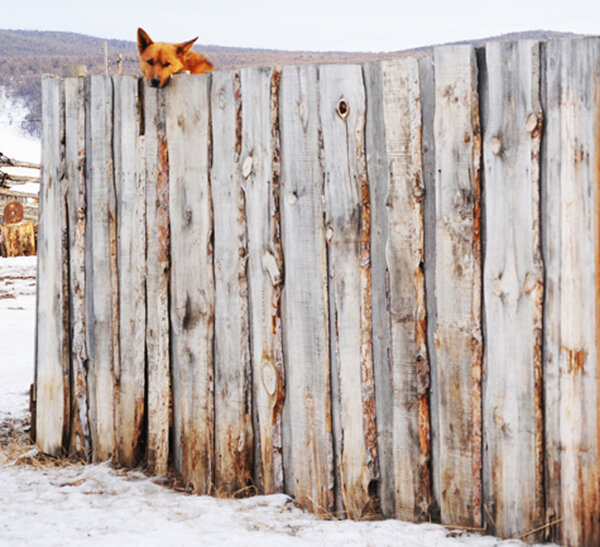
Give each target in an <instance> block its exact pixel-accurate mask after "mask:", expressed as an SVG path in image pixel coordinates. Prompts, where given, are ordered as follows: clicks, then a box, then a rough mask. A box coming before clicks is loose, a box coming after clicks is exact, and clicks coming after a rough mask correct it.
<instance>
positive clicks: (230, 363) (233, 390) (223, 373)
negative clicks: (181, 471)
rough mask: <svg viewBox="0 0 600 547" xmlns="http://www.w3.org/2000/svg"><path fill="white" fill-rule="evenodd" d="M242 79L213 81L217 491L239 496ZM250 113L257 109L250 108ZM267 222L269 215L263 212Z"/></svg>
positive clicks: (242, 453) (247, 442)
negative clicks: (221, 490) (222, 490)
mask: <svg viewBox="0 0 600 547" xmlns="http://www.w3.org/2000/svg"><path fill="white" fill-rule="evenodd" d="M241 108H242V104H241V96H240V80H239V74H237V73H233V72H217V73H215V74H214V75H213V77H212V89H211V115H212V124H211V125H212V130H213V144H212V146H213V154H212V160H213V161H212V170H211V183H210V188H211V192H212V201H213V208H214V209H215V210H217V211H219V214H218V215H215V216H214V265H215V487H216V488H217V489H218V490H219V489H224V490H225V491H226V492H228V493H234V492H236V491H238V490H240V489H242V488H245V487H247V486H248V485H249V484H251V482H252V463H253V461H252V460H253V433H252V389H251V385H252V372H251V364H250V340H249V331H248V329H249V326H248V283H247V279H246V263H247V260H248V249H247V240H246V239H247V238H246V218H245V212H244V195H243V193H242V188H241V186H240V154H241V144H242V143H241V138H242V134H241V131H242V127H241V124H242V119H241ZM252 108H255V106H254V105H253V106H252ZM263 214H264V212H263Z"/></svg>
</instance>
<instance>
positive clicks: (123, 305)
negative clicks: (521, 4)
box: [35, 38, 600, 545]
mask: <svg viewBox="0 0 600 547" xmlns="http://www.w3.org/2000/svg"><path fill="white" fill-rule="evenodd" d="M43 122H44V123H43V128H44V129H43V177H42V179H43V180H42V182H43V184H42V190H41V215H40V233H39V272H38V290H39V296H38V324H37V360H36V384H35V399H36V405H37V406H36V409H37V417H36V420H35V430H36V431H35V434H36V439H37V443H38V444H39V446H40V448H41V449H42V450H43V451H44V452H47V453H50V454H63V453H67V454H74V455H78V456H82V457H84V458H87V459H91V460H92V461H100V460H105V459H108V458H113V460H114V461H115V462H118V463H119V464H123V465H126V466H136V465H140V464H142V465H145V466H146V468H147V469H148V470H149V471H150V472H152V473H156V474H163V473H166V472H167V470H168V469H169V468H171V467H172V468H173V469H174V470H175V471H176V472H177V473H178V475H179V476H180V480H181V481H182V482H183V484H184V485H185V486H186V487H188V488H189V489H190V490H191V491H194V492H200V493H214V492H224V493H230V494H233V493H236V492H239V491H240V490H243V489H245V488H248V487H249V486H250V485H253V486H254V487H255V489H256V491H257V492H261V493H271V492H282V491H283V492H287V493H288V494H290V495H292V496H294V497H295V498H296V500H297V501H298V503H299V504H301V505H302V506H306V507H309V508H311V509H313V510H315V511H320V512H337V513H339V514H340V515H345V516H348V517H350V518H362V517H365V516H370V515H376V514H382V515H384V516H386V517H395V518H400V519H406V520H413V521H427V520H433V521H436V522H442V523H445V524H452V525H458V526H463V527H474V528H482V529H483V528H485V530H487V531H488V532H490V533H493V534H498V535H501V536H520V535H523V534H527V533H529V532H532V531H535V532H533V533H529V534H528V535H527V538H528V539H536V540H542V539H554V540H558V541H561V542H564V543H565V544H568V545H597V544H599V543H600V458H599V441H600V421H599V419H598V418H599V417H598V412H599V405H600V393H599V388H600V378H599V377H598V359H599V354H598V351H597V342H598V339H599V338H600V194H599V192H600V39H596V38H585V39H583V38H581V39H569V40H556V41H550V42H548V43H538V42H533V41H519V42H490V43H489V44H488V45H487V46H486V47H485V48H484V49H481V50H475V49H473V48H472V47H470V46H466V45H460V46H450V47H442V48H438V49H436V50H435V52H434V55H433V56H429V57H423V58H404V59H398V60H396V61H387V62H380V63H373V64H366V65H364V66H342V65H337V66H318V67H317V66H289V67H284V68H282V69H279V68H252V69H243V70H240V71H237V72H217V73H214V74H212V75H201V76H190V75H178V76H177V77H175V78H174V79H173V81H172V82H171V83H170V84H169V86H167V87H166V88H165V89H164V90H156V89H150V88H148V87H146V86H145V85H143V83H142V82H141V81H139V80H138V79H135V78H133V77H127V76H113V77H104V76H91V77H89V78H66V79H63V80H61V79H58V78H51V77H46V78H45V79H44V80H43Z"/></svg>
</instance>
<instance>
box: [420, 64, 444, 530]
mask: <svg viewBox="0 0 600 547" xmlns="http://www.w3.org/2000/svg"><path fill="white" fill-rule="evenodd" d="M419 82H420V88H421V89H420V91H421V100H420V102H421V149H422V157H421V163H422V169H423V187H424V189H425V196H424V200H423V228H424V233H423V253H424V256H425V264H424V272H423V273H424V283H425V296H426V298H425V307H426V316H427V333H426V338H427V348H428V353H427V357H428V360H429V423H430V430H429V434H430V440H429V448H430V456H429V457H430V461H429V469H430V480H431V485H430V488H431V490H430V498H429V501H430V509H429V518H430V519H432V520H433V521H434V522H439V521H440V514H439V506H438V503H437V500H440V499H441V493H440V480H439V479H440V478H441V477H440V476H439V474H437V473H432V470H433V468H434V462H438V461H439V447H440V443H439V429H438V428H437V427H434V426H435V424H438V423H439V412H440V409H439V402H440V401H439V398H438V397H436V396H435V395H436V394H438V393H439V374H438V367H437V353H436V351H435V331H436V326H437V311H436V303H435V298H434V295H435V290H436V289H435V275H436V274H435V272H436V249H435V236H436V224H435V216H436V203H435V179H436V168H435V162H436V159H435V137H434V131H433V126H434V117H435V70H434V64H433V55H430V56H427V57H421V58H420V59H419Z"/></svg>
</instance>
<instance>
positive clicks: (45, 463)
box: [0, 96, 523, 547]
mask: <svg viewBox="0 0 600 547" xmlns="http://www.w3.org/2000/svg"><path fill="white" fill-rule="evenodd" d="M1 103H2V97H1V96H0V104H1ZM5 114H6V112H4V116H3V111H2V109H1V108H0V118H6V116H5ZM15 126H18V124H15V121H14V120H13V125H12V126H11V125H10V124H8V123H7V122H5V123H0V151H2V152H4V153H5V154H7V155H9V156H12V157H15V158H18V159H30V160H31V159H32V158H33V157H34V156H35V154H37V157H38V158H39V142H37V152H35V151H34V152H33V153H32V155H31V156H28V154H29V153H30V152H31V151H28V150H27V149H28V147H30V143H29V142H26V141H28V139H27V138H25V137H24V139H25V140H19V139H20V137H19V135H18V131H15ZM10 135H12V137H10ZM7 136H9V138H7ZM13 137H14V139H13ZM17 137H19V138H17ZM29 140H31V139H29ZM9 145H10V146H9ZM21 145H23V148H19V146H21ZM34 161H35V159H34ZM35 273H36V258H35V257H27V258H25V257H24V258H0V484H1V485H2V486H1V487H0V546H4V545H33V546H35V545H40V546H41V545H43V546H52V545H61V546H62V545H137V544H140V543H143V544H145V545H149V546H152V545H157V546H158V545H161V546H162V545H198V544H200V545H203V546H210V545H218V546H222V545H227V546H238V545H239V546H241V545H244V546H250V547H252V546H257V547H258V546H260V547H264V546H277V547H285V546H304V545H306V546H315V545H327V546H331V547H334V546H338V545H339V546H342V545H343V546H346V545H363V546H367V545H394V546H406V547H418V546H428V547H431V546H433V547H436V546H437V547H456V546H459V545H463V546H464V545H466V546H472V547H475V546H478V547H479V546H481V547H486V546H492V545H523V544H522V543H521V542H520V541H517V540H510V541H500V540H498V539H497V538H493V537H490V536H481V535H477V534H472V533H467V532H464V531H460V530H454V531H452V530H448V529H445V528H443V527H441V526H439V525H435V524H420V525H416V524H410V523H405V522H401V521H397V520H384V521H370V522H353V521H334V520H321V519H318V518H316V517H314V516H312V515H310V514H308V513H306V512H304V511H301V510H300V509H298V508H297V507H295V506H294V504H293V501H292V500H291V499H290V498H289V497H288V496H285V495H272V496H257V497H252V498H248V499H243V500H230V499H216V498H211V497H207V496H196V495H189V494H186V493H182V492H179V491H176V490H173V489H171V488H170V487H169V486H168V485H166V484H165V481H164V479H161V478H156V477H148V476H147V475H145V474H144V473H143V472H142V471H140V470H133V471H127V470H119V469H115V468H113V467H111V465H110V464H109V463H102V464H97V465H83V464H71V465H69V464H66V463H65V462H55V461H53V460H51V459H48V458H44V457H43V456H42V457H39V456H38V454H37V450H36V449H35V447H34V446H32V445H31V444H29V443H28V442H24V441H23V440H22V439H23V438H24V437H25V435H26V432H27V427H28V421H29V411H28V406H29V386H30V384H31V383H32V381H33V367H34V365H33V363H34V355H33V347H34V330H35V329H34V323H35ZM15 439H17V441H19V440H20V442H16V443H15V442H14V441H15Z"/></svg>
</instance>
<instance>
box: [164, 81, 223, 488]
mask: <svg viewBox="0 0 600 547" xmlns="http://www.w3.org/2000/svg"><path fill="white" fill-rule="evenodd" d="M210 81H211V80H210V75H206V76H203V77H201V78H200V77H198V76H196V75H188V74H181V75H179V76H177V77H176V78H174V79H173V80H172V81H171V83H170V84H169V92H168V95H167V139H168V150H169V180H170V186H169V213H170V219H171V231H172V233H173V234H177V237H173V238H172V239H171V286H170V289H171V293H170V295H171V332H172V337H171V340H172V344H173V346H172V350H171V370H172V381H173V384H172V386H173V429H174V435H173V440H174V446H173V455H174V464H175V468H176V469H177V471H178V472H179V473H181V475H182V478H183V481H184V484H185V485H186V486H187V487H188V488H190V489H191V490H192V491H194V492H199V493H203V494H207V493H208V492H210V491H211V488H212V474H213V469H214V461H213V459H214V400H213V388H214V386H213V381H214V361H213V358H214V356H213V342H214V309H215V308H214V307H215V302H214V297H215V294H214V274H213V256H212V253H213V250H212V241H211V235H212V230H213V224H212V208H211V199H210V196H211V194H210V185H209V178H208V173H209V151H210V132H209V113H210V103H209V100H210Z"/></svg>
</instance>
